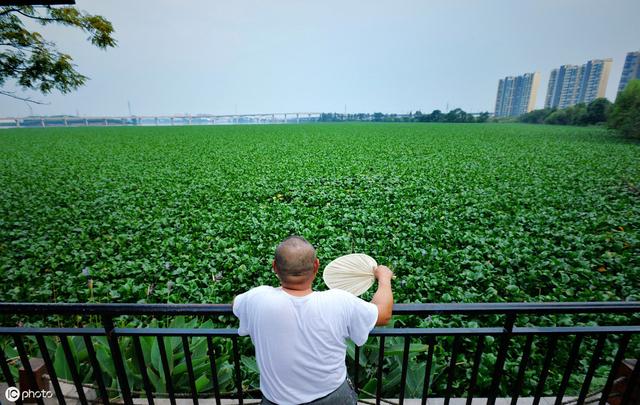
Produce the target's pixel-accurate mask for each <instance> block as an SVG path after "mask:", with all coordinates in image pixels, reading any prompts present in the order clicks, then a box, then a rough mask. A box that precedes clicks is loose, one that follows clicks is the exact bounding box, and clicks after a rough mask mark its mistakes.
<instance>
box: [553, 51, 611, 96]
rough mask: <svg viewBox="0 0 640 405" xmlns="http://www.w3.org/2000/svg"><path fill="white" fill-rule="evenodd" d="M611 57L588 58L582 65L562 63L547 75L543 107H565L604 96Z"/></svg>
mask: <svg viewBox="0 0 640 405" xmlns="http://www.w3.org/2000/svg"><path fill="white" fill-rule="evenodd" d="M611 62H612V61H611V58H608V59H594V60H590V61H588V62H587V63H585V64H584V65H582V66H578V65H562V66H560V67H559V68H558V69H553V70H552V71H551V75H550V76H549V86H548V87H547V97H546V98H545V102H544V106H545V108H551V107H553V108H556V107H557V108H567V107H570V106H572V105H576V104H578V103H590V102H591V101H593V100H595V99H596V98H598V97H604V95H605V92H606V91H607V82H608V81H609V72H610V70H611Z"/></svg>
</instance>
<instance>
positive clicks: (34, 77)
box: [0, 6, 116, 103]
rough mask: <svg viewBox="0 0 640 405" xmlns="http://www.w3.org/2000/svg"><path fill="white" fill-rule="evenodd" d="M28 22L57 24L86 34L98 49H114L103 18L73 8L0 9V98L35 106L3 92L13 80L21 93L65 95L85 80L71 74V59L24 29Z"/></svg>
mask: <svg viewBox="0 0 640 405" xmlns="http://www.w3.org/2000/svg"><path fill="white" fill-rule="evenodd" d="M28 20H32V21H35V22H37V23H39V24H40V25H42V26H46V25H50V24H61V25H64V26H68V27H74V28H78V29H80V30H82V31H83V32H85V33H87V34H89V37H88V38H87V39H88V40H89V42H91V43H92V44H93V45H95V46H96V47H98V48H99V49H107V48H109V47H114V46H115V45H116V40H115V39H114V38H113V26H112V25H111V23H110V22H109V21H107V20H106V19H105V18H104V17H101V16H98V15H91V14H88V13H86V12H84V11H79V10H78V9H76V8H75V7H61V8H53V7H50V6H38V7H34V6H20V7H18V6H3V7H0V94H2V95H5V96H9V97H13V98H16V99H19V100H24V101H29V102H34V103H39V102H37V101H34V100H32V99H30V98H25V97H20V96H17V95H16V94H15V92H12V91H8V90H5V89H4V86H5V85H6V83H7V81H8V80H15V81H16V83H17V84H18V85H19V86H21V87H22V88H23V89H25V90H27V89H32V90H37V91H39V92H41V93H42V94H48V93H50V92H51V91H52V90H54V89H55V90H59V91H60V92H62V93H69V92H70V91H72V90H75V89H77V88H78V87H80V86H82V85H83V84H84V83H85V82H86V81H87V79H88V78H87V77H86V76H84V75H82V74H80V73H79V72H77V71H76V70H75V65H74V64H73V63H72V62H73V59H72V58H71V56H69V55H67V54H65V53H63V52H61V51H59V50H58V48H57V47H56V44H55V43H53V42H51V41H47V40H46V39H45V38H44V37H43V36H42V34H40V33H39V32H36V31H30V30H28V29H26V28H25V26H24V21H28Z"/></svg>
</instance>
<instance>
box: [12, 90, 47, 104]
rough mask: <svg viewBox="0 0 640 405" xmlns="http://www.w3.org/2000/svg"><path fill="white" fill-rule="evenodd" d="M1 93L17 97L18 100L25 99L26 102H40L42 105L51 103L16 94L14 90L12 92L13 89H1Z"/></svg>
mask: <svg viewBox="0 0 640 405" xmlns="http://www.w3.org/2000/svg"><path fill="white" fill-rule="evenodd" d="M0 95H3V96H7V97H11V98H15V99H16V100H21V101H24V102H27V103H33V104H40V105H46V104H49V103H45V102H43V101H37V100H34V99H32V98H31V97H20V96H16V95H15V94H14V92H12V91H5V90H0Z"/></svg>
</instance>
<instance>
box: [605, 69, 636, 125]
mask: <svg viewBox="0 0 640 405" xmlns="http://www.w3.org/2000/svg"><path fill="white" fill-rule="evenodd" d="M609 127H611V128H613V129H617V130H618V131H620V132H621V133H622V134H623V135H625V136H633V137H640V80H632V81H630V82H629V84H627V87H626V88H625V89H624V90H623V91H622V93H620V94H618V98H617V99H616V103H615V104H614V106H613V111H612V112H611V117H610V118H609Z"/></svg>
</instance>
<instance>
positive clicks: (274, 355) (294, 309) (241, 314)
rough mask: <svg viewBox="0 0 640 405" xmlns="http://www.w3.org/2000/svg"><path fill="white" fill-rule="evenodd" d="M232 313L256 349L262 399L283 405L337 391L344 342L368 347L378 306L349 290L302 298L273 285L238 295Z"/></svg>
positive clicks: (342, 376) (343, 367) (341, 375)
mask: <svg viewBox="0 0 640 405" xmlns="http://www.w3.org/2000/svg"><path fill="white" fill-rule="evenodd" d="M233 312H234V314H235V315H236V316H237V317H238V318H239V319H240V328H239V330H238V332H239V333H240V335H250V336H251V340H252V341H253V344H254V346H255V348H256V358H257V361H258V366H259V368H260V388H261V390H262V393H263V395H264V396H265V397H266V398H267V399H268V400H270V401H272V402H275V403H278V404H282V405H287V404H300V403H304V402H310V401H312V400H315V399H317V398H321V397H323V396H325V395H327V394H329V393H331V392H333V391H334V390H336V389H337V388H338V387H339V386H340V385H341V384H342V383H343V382H344V380H345V378H346V374H347V369H346V365H345V354H346V347H347V346H346V339H347V338H350V339H351V340H352V341H353V342H354V343H356V344H357V345H362V344H364V342H365V341H366V340H367V336H368V334H369V331H370V330H371V329H372V328H373V326H374V325H375V323H376V320H377V318H378V308H377V307H376V305H374V304H371V303H368V302H365V301H363V300H361V299H359V298H357V297H355V296H353V295H351V294H350V293H347V292H345V291H341V290H329V291H323V292H312V293H310V294H308V295H304V296H301V297H298V296H293V295H290V294H288V293H287V292H285V291H283V290H282V288H273V287H269V286H261V287H256V288H254V289H252V290H249V291H248V292H246V293H244V294H241V295H239V296H238V297H236V299H235V301H234V305H233Z"/></svg>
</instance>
